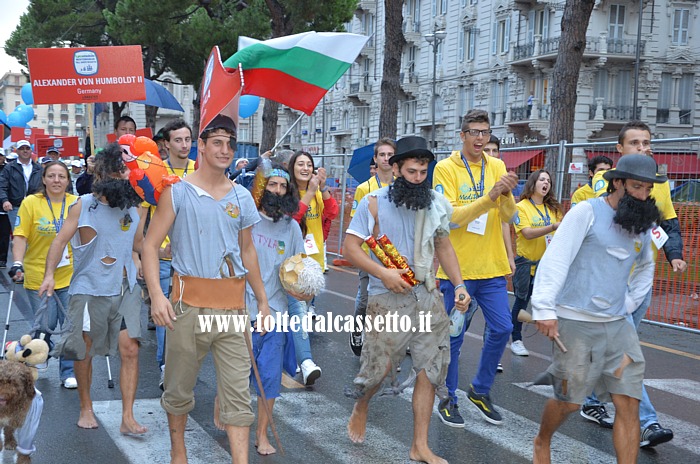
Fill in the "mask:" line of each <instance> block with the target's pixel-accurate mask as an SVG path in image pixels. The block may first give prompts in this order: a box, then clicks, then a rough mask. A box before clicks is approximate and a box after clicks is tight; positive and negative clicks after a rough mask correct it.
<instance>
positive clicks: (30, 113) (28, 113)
mask: <svg viewBox="0 0 700 464" xmlns="http://www.w3.org/2000/svg"><path fill="white" fill-rule="evenodd" d="M15 112H16V113H19V114H21V115H22V118H23V121H24V124H27V123H28V122H29V121H31V120H32V119H34V108H32V107H31V106H29V105H19V106H18V107H17V108H15Z"/></svg>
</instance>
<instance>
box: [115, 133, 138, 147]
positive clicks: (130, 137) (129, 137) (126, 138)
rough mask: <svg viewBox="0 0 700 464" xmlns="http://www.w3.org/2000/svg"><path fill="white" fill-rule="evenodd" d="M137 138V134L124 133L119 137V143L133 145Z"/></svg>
mask: <svg viewBox="0 0 700 464" xmlns="http://www.w3.org/2000/svg"><path fill="white" fill-rule="evenodd" d="M135 139H136V136H135V135H134V134H124V135H122V136H121V137H119V145H131V144H132V143H134V140H135Z"/></svg>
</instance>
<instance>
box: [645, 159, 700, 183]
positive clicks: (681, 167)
mask: <svg viewBox="0 0 700 464" xmlns="http://www.w3.org/2000/svg"><path fill="white" fill-rule="evenodd" d="M654 160H655V161H656V164H657V165H661V164H665V165H666V169H667V171H666V173H667V174H692V176H691V177H700V159H699V158H698V155H697V153H659V154H656V153H655V154H654Z"/></svg>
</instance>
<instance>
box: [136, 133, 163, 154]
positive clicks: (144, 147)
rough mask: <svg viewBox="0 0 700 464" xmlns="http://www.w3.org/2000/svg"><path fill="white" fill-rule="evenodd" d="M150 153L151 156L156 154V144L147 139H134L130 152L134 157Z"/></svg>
mask: <svg viewBox="0 0 700 464" xmlns="http://www.w3.org/2000/svg"><path fill="white" fill-rule="evenodd" d="M147 151H148V152H151V153H152V154H156V153H158V144H156V143H155V142H154V141H153V140H151V139H149V138H148V137H143V136H141V137H136V139H134V141H133V142H132V143H131V152H132V153H133V154H135V155H136V156H139V155H141V154H143V153H146V152H147Z"/></svg>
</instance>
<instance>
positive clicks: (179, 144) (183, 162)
mask: <svg viewBox="0 0 700 464" xmlns="http://www.w3.org/2000/svg"><path fill="white" fill-rule="evenodd" d="M162 132H163V141H164V142H165V148H166V149H167V151H168V153H169V154H170V156H169V157H168V159H166V160H165V167H166V169H167V170H168V174H175V175H176V176H178V177H179V178H181V179H183V178H185V177H187V175H188V174H192V173H193V172H194V170H195V163H194V161H193V160H191V159H190V158H189V154H190V149H191V148H192V129H191V128H190V126H189V125H188V124H187V123H186V122H185V121H184V120H183V119H176V120H174V121H171V122H169V123H168V124H166V125H165V127H163V130H162ZM155 209H156V208H155V206H151V211H150V215H151V217H153V215H154V214H155ZM158 258H159V259H160V288H161V289H162V290H163V294H165V296H166V297H168V296H169V295H170V274H171V269H172V264H171V255H170V238H169V237H165V240H163V244H162V245H161V248H160V251H159V253H158ZM156 340H157V344H158V347H157V349H156V361H158V367H160V373H161V376H160V383H159V386H160V388H161V389H163V373H164V372H165V327H164V326H156Z"/></svg>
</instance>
